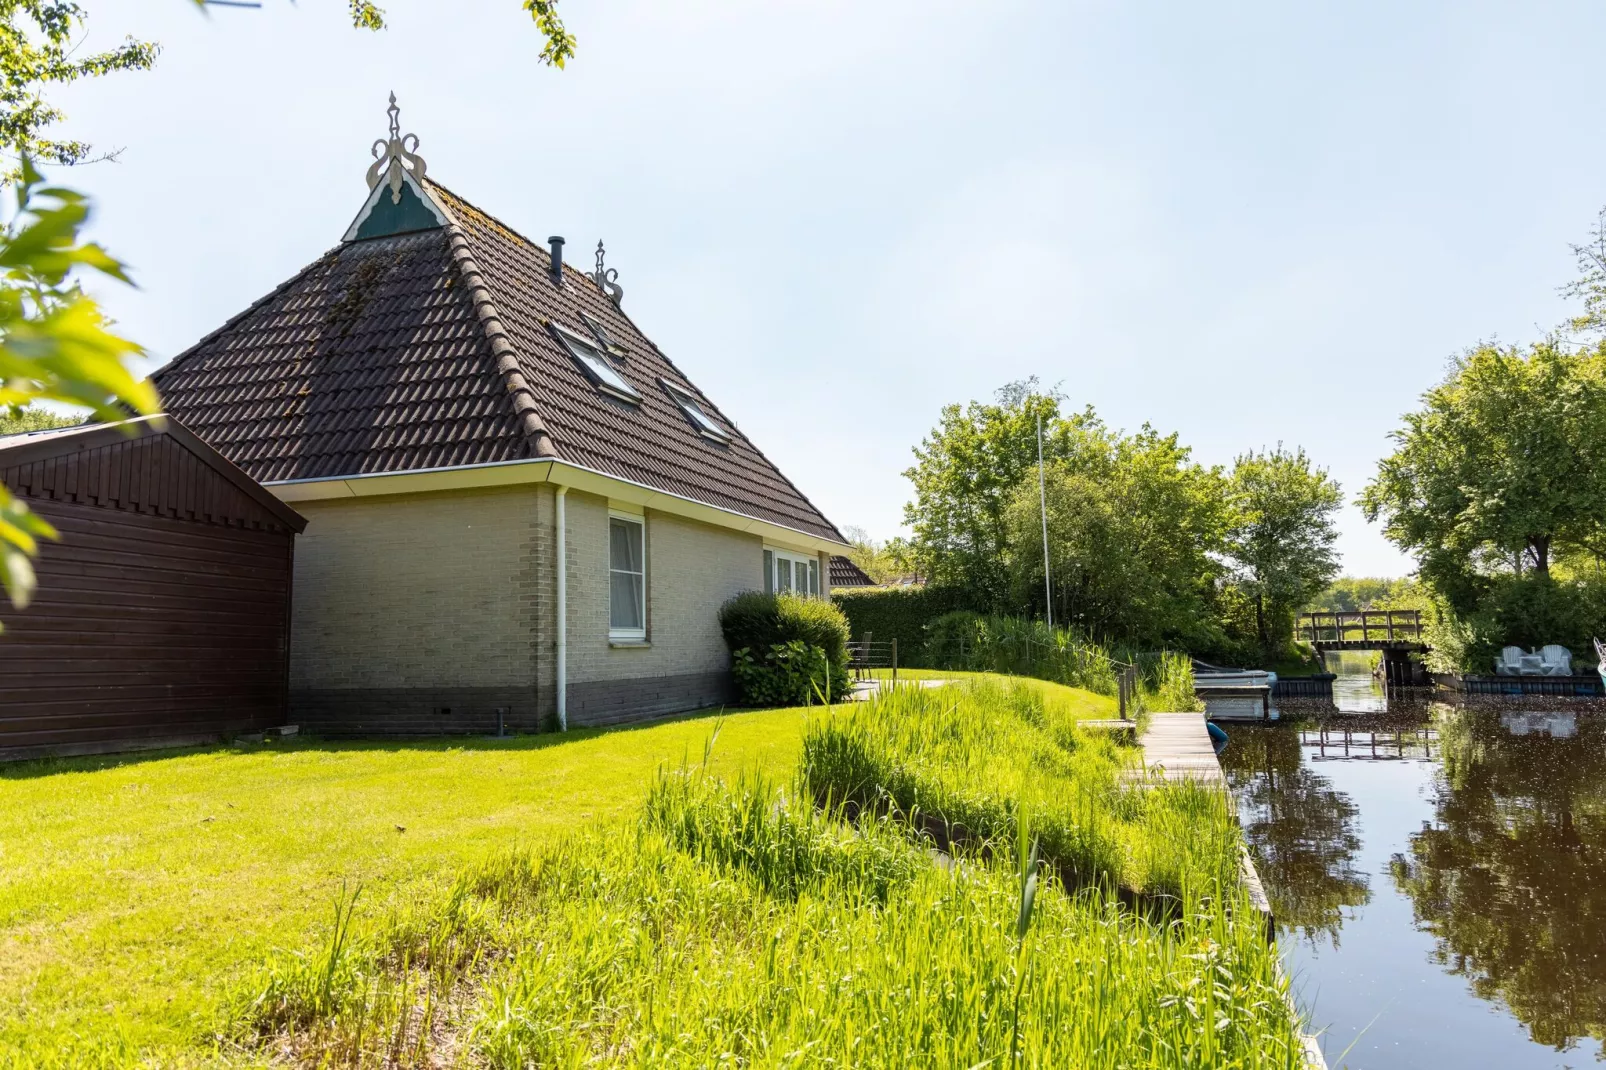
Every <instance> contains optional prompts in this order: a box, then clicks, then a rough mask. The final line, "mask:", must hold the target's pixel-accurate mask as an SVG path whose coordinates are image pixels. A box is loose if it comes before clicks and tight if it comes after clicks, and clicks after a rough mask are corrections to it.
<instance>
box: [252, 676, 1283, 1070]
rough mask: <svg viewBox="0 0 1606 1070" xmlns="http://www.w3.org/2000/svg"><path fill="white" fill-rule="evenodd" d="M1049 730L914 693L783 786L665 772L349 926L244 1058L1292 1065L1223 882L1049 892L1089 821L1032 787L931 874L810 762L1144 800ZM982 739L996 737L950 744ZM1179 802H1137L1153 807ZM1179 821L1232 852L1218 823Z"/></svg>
mask: <svg viewBox="0 0 1606 1070" xmlns="http://www.w3.org/2000/svg"><path fill="white" fill-rule="evenodd" d="M941 698H946V699H947V701H946V702H938V701H935V700H937V699H941ZM1051 707H1052V704H1051V703H1045V702H1043V701H1042V699H1041V692H1040V690H1039V689H1035V688H1026V687H1019V688H1001V687H998V686H996V685H985V684H984V685H968V686H964V687H960V688H954V689H946V690H943V691H925V692H921V691H915V690H913V689H910V690H908V691H900V692H897V693H894V694H891V695H888V696H884V697H882V698H881V699H879V700H877V701H875V702H872V703H870V704H868V705H867V706H865V707H857V708H853V709H848V710H838V711H835V712H829V711H825V712H820V713H816V714H815V715H813V716H812V717H811V718H810V720H809V723H808V726H807V728H806V729H805V733H804V736H805V741H804V760H803V761H801V762H800V764H799V768H798V770H797V773H796V775H795V776H794V777H793V778H792V779H790V780H784V781H779V782H777V781H776V780H774V779H772V778H771V777H770V776H769V775H766V774H763V773H744V774H740V775H736V776H734V777H721V776H719V775H718V774H717V773H716V772H714V771H712V770H711V769H710V767H709V764H708V763H707V762H705V763H703V764H700V765H686V764H683V765H681V766H680V767H678V768H677V769H669V768H666V769H665V770H662V771H660V773H659V774H658V776H657V778H656V781H655V782H654V785H653V787H652V790H651V791H650V792H649V793H648V795H647V797H646V799H645V800H644V802H643V804H642V806H641V808H640V809H639V811H638V813H637V816H636V819H635V820H634V822H633V823H631V824H630V825H629V827H628V830H627V829H626V828H625V827H623V826H595V825H594V826H591V827H588V828H586V829H584V830H582V831H580V832H578V833H577V834H575V835H574V836H572V837H567V838H564V839H562V840H559V841H556V842H552V843H549V844H546V845H542V846H539V847H533V848H528V849H520V850H514V851H510V852H508V853H505V854H503V855H500V856H499V857H497V858H495V859H493V860H492V861H490V862H489V863H486V864H484V865H481V866H478V867H471V868H469V869H466V870H465V871H463V872H462V873H461V875H460V876H459V877H458V879H457V881H456V883H455V884H454V885H453V887H452V888H451V890H450V891H449V892H448V893H445V894H443V895H441V896H438V897H436V898H434V899H432V900H428V901H420V902H418V903H416V904H413V905H411V906H408V907H406V908H404V909H401V910H393V911H392V912H390V913H389V914H388V915H381V914H377V913H375V914H372V915H369V917H370V918H371V920H370V921H367V922H366V923H359V924H358V926H357V927H356V928H355V929H353V928H352V926H351V924H350V922H349V918H350V916H351V900H350V899H349V898H347V899H345V900H342V901H341V904H339V905H337V908H336V914H335V924H334V926H333V927H332V929H331V932H330V934H329V936H328V938H327V939H326V940H325V941H324V942H323V943H322V944H321V945H316V944H315V945H311V946H309V947H308V948H307V949H306V950H305V951H303V952H302V953H300V954H293V955H283V956H279V957H278V958H276V959H274V960H273V961H271V962H270V963H269V964H268V965H266V966H265V967H264V970H263V973H262V974H261V975H260V976H259V978H258V980H257V983H256V984H255V985H254V986H247V987H244V988H241V989H240V990H239V994H238V996H237V1001H236V1004H235V1006H236V1008H237V1019H236V1032H235V1033H234V1038H235V1040H236V1041H237V1042H238V1043H240V1044H242V1045H245V1050H246V1051H254V1052H257V1053H271V1054H275V1055H278V1056H280V1057H289V1058H291V1059H294V1060H296V1061H299V1062H302V1063H305V1064H309V1065H343V1066H381V1065H439V1064H442V1063H446V1064H451V1063H454V1062H456V1063H467V1064H483V1065H488V1066H492V1067H508V1068H512V1067H525V1066H580V1065H592V1064H596V1065H613V1066H663V1065H673V1066H713V1065H730V1066H783V1065H784V1066H793V1065H799V1066H802V1065H806V1066H869V1067H876V1066H888V1067H891V1066H915V1065H918V1066H934V1067H977V1066H1005V1065H1032V1066H1077V1067H1111V1068H1114V1067H1132V1068H1138V1070H1143V1068H1159V1067H1178V1066H1190V1067H1191V1066H1202V1067H1292V1066H1297V1065H1300V1050H1301V1049H1300V1047H1299V1043H1298V1026H1299V1023H1298V1022H1297V1021H1296V1020H1295V1019H1294V1016H1293V1014H1292V1012H1291V1010H1290V1009H1289V1003H1288V1001H1287V998H1286V996H1287V991H1286V982H1285V981H1284V980H1283V979H1282V977H1281V974H1280V972H1279V971H1278V969H1277V967H1276V952H1275V950H1274V949H1273V948H1272V947H1271V946H1270V945H1269V944H1268V943H1267V942H1266V940H1265V939H1264V935H1263V931H1262V929H1261V926H1260V919H1259V916H1258V915H1257V914H1256V913H1255V912H1254V911H1253V910H1252V909H1250V907H1249V904H1248V903H1247V901H1246V900H1245V898H1244V897H1243V894H1242V892H1241V890H1240V889H1239V888H1238V885H1237V882H1236V878H1235V874H1234V875H1233V876H1232V878H1231V879H1230V880H1229V881H1228V882H1227V883H1225V884H1224V883H1223V882H1222V881H1221V879H1220V876H1219V874H1218V873H1217V872H1212V871H1211V869H1210V867H1209V866H1204V867H1196V868H1195V869H1194V870H1191V871H1188V872H1185V873H1181V874H1179V875H1178V880H1177V883H1176V886H1175V888H1173V889H1172V892H1173V894H1174V896H1175V909H1174V910H1173V911H1171V912H1170V913H1169V914H1168V915H1167V916H1165V917H1163V918H1157V917H1155V916H1153V915H1150V914H1145V913H1142V912H1134V911H1131V910H1129V909H1127V908H1126V907H1125V906H1124V905H1123V904H1122V902H1121V900H1120V898H1119V897H1118V896H1117V895H1116V894H1115V886H1116V883H1117V882H1118V880H1119V879H1120V878H1121V877H1122V875H1123V874H1124V873H1125V872H1127V869H1126V867H1127V866H1128V865H1129V862H1128V860H1127V856H1126V855H1125V854H1123V853H1121V851H1119V850H1118V851H1116V852H1115V853H1114V854H1113V855H1112V856H1110V857H1109V858H1107V859H1105V861H1106V862H1108V863H1109V864H1110V865H1111V866H1112V867H1113V868H1112V869H1110V870H1109V871H1108V872H1106V873H1104V874H1103V876H1104V877H1106V878H1108V879H1104V880H1095V881H1089V882H1087V883H1085V884H1082V885H1080V886H1073V887H1069V888H1068V887H1067V886H1065V885H1063V884H1061V883H1060V882H1059V881H1057V880H1055V879H1053V878H1054V872H1053V871H1049V872H1047V873H1046V875H1045V879H1044V880H1043V881H1042V883H1041V884H1040V885H1039V882H1038V878H1037V876H1036V870H1035V861H1033V862H1032V863H1030V864H1029V863H1028V861H1027V860H1028V858H1031V859H1033V860H1035V857H1036V854H1037V852H1036V850H1033V851H1031V852H1028V850H1027V848H1026V844H1027V843H1028V842H1031V841H1034V842H1036V843H1038V844H1054V843H1065V842H1073V841H1074V839H1075V833H1074V830H1073V829H1072V828H1071V827H1070V826H1071V825H1073V824H1074V823H1075V822H1077V821H1080V820H1082V818H1083V817H1085V816H1086V815H1085V814H1083V813H1071V812H1067V811H1064V810H1059V809H1054V808H1052V807H1044V808H1043V809H1041V810H1039V809H1037V808H1038V807H1039V806H1041V805H1042V804H1043V803H1044V802H1045V801H1046V800H1047V796H1046V795H1044V794H1039V793H1037V792H1036V789H1035V788H1030V789H1028V788H1027V787H1026V786H1025V785H1026V783H1027V781H1028V780H1030V777H1029V776H1026V775H1023V776H1020V777H1016V778H1014V779H1012V780H1009V781H1007V782H999V781H993V782H986V781H984V782H981V783H977V784H975V785H973V786H972V790H973V792H974V794H975V796H976V797H977V799H978V800H979V802H978V806H980V807H983V808H985V807H987V806H992V807H994V808H997V809H999V810H1000V811H1004V812H1010V813H1012V814H1013V816H1014V818H1015V826H1014V828H1012V829H992V830H990V832H992V833H995V834H994V835H991V836H990V838H987V839H984V840H978V841H972V842H967V843H963V844H959V845H956V855H955V861H953V862H951V863H949V864H948V865H938V864H935V862H934V859H933V857H932V853H931V850H930V847H931V844H930V841H929V840H927V839H926V838H924V837H922V836H921V835H920V834H919V830H918V828H917V826H916V823H912V822H911V820H910V818H911V813H910V812H909V811H907V810H906V809H904V808H902V807H900V806H890V805H889V806H870V805H859V804H855V802H854V801H853V800H852V799H849V798H847V797H845V796H844V795H839V794H836V793H835V790H834V781H833V780H832V777H831V774H830V773H829V771H828V770H827V769H825V768H824V767H822V766H821V765H820V763H818V762H816V761H811V760H810V759H809V757H808V756H809V755H811V754H816V753H817V751H816V750H815V748H816V747H817V746H818V741H820V740H822V739H830V738H837V737H841V736H842V734H843V733H861V736H860V737H857V738H860V739H861V740H862V738H864V735H862V734H873V733H874V732H875V731H876V727H875V726H877V725H879V724H882V723H885V722H891V721H894V720H913V721H914V722H916V723H917V724H918V725H919V726H920V728H922V729H923V730H925V731H927V732H931V731H936V732H939V733H940V732H946V733H948V735H949V736H950V737H951V738H950V740H949V741H947V742H944V743H942V744H940V745H939V746H938V748H937V751H936V753H937V757H934V758H931V759H929V760H928V761H927V762H926V769H927V771H928V772H929V773H930V776H931V778H932V779H931V781H930V782H931V783H940V782H942V781H944V779H945V778H947V779H948V781H949V782H950V783H953V782H956V781H957V780H958V779H960V778H961V776H962V774H966V773H973V772H977V771H992V772H998V771H1000V770H1002V769H1003V768H1004V766H1005V765H1007V764H1009V763H1010V762H1011V761H1015V760H1022V759H1024V760H1025V761H1026V762H1027V767H1028V768H1033V766H1032V764H1031V763H1033V762H1037V761H1039V760H1040V759H1041V758H1043V757H1045V754H1037V753H1033V754H1028V753H1027V752H1026V750H1023V748H1030V747H1035V746H1036V745H1038V744H1039V743H1041V742H1043V741H1044V740H1047V741H1049V745H1052V746H1055V747H1058V748H1060V749H1061V750H1064V751H1066V752H1067V761H1068V762H1069V764H1067V765H1064V766H1062V767H1056V768H1050V769H1047V770H1046V772H1045V774H1044V775H1045V776H1047V777H1048V778H1049V779H1050V782H1051V784H1059V785H1061V786H1063V785H1065V784H1068V783H1072V782H1078V781H1093V780H1097V781H1099V783H1100V784H1102V785H1104V786H1105V788H1106V789H1107V790H1108V791H1109V792H1110V793H1111V797H1112V798H1114V797H1119V796H1121V795H1123V794H1132V789H1125V791H1123V789H1121V788H1120V787H1119V786H1118V785H1117V783H1116V781H1115V779H1114V777H1115V774H1116V773H1117V772H1118V771H1119V769H1120V767H1121V765H1122V758H1123V756H1122V755H1121V754H1120V753H1118V752H1117V751H1116V749H1115V748H1114V746H1113V745H1112V744H1109V743H1108V742H1099V741H1096V740H1095V739H1093V738H1091V737H1086V736H1083V735H1081V734H1080V733H1078V732H1077V731H1076V730H1075V728H1074V726H1073V725H1071V724H1070V723H1068V722H1065V721H1062V720H1061V718H1063V717H1064V716H1065V711H1064V710H1055V709H1052V708H1051ZM967 720H968V721H974V722H977V723H978V724H980V725H981V726H982V729H983V730H981V731H978V732H974V733H971V732H968V731H966V730H964V729H961V728H956V727H955V725H954V724H953V722H954V721H967ZM1013 722H1020V723H1021V724H1024V725H1025V728H1020V727H1018V726H1017V725H1016V724H1015V723H1013ZM1034 734H1035V735H1034ZM918 736H919V733H910V734H905V735H893V734H886V733H883V735H882V737H880V738H881V750H880V751H879V752H878V753H880V754H882V755H883V756H889V757H895V758H899V759H902V760H905V761H907V760H909V759H911V758H912V757H913V756H914V752H915V751H916V750H918V749H920V748H921V747H922V744H921V743H920V742H919V741H918ZM1028 737H1031V738H1030V740H1028ZM955 741H963V742H955ZM722 743H723V739H721V744H722ZM718 749H719V748H718V746H717V745H716V746H715V747H714V748H713V752H714V753H716V754H717V753H718ZM995 749H996V750H997V751H998V753H999V754H1000V757H999V758H998V759H996V760H994V759H992V758H989V757H988V756H985V755H976V754H970V753H967V750H989V751H991V750H995ZM727 768H728V766H727ZM888 794H890V792H889V793H888ZM1173 794H1181V795H1185V794H1186V792H1185V790H1184V792H1182V793H1178V791H1177V789H1174V788H1171V787H1163V786H1162V787H1155V788H1153V789H1150V790H1149V791H1148V792H1147V796H1148V797H1151V798H1155V799H1159V800H1161V801H1160V802H1158V803H1155V804H1153V805H1154V806H1156V807H1158V808H1164V807H1167V806H1172V805H1173V802H1172V801H1168V797H1169V796H1171V795H1173ZM822 800H824V804H823V805H822V804H821V803H822ZM1143 805H1144V804H1141V803H1140V804H1138V806H1139V809H1138V810H1136V811H1133V812H1132V814H1131V815H1129V816H1130V820H1127V821H1126V822H1124V823H1123V824H1121V825H1120V826H1119V827H1117V828H1116V829H1115V830H1114V831H1112V832H1111V833H1109V839H1110V840H1111V841H1112V842H1114V843H1115V844H1116V845H1117V846H1118V847H1124V846H1126V845H1129V844H1131V843H1132V842H1134V841H1136V840H1138V839H1141V838H1142V837H1144V836H1150V835H1157V834H1159V833H1160V832H1161V829H1160V828H1158V827H1157V826H1154V825H1151V824H1148V823H1146V821H1145V819H1144V815H1143V813H1142V807H1143ZM1175 812H1176V813H1189V814H1191V815H1192V817H1193V818H1194V819H1195V820H1199V821H1205V822H1216V823H1219V824H1221V825H1223V826H1224V827H1225V828H1228V829H1230V828H1231V827H1232V826H1231V818H1230V815H1227V814H1226V813H1225V810H1224V808H1223V807H1221V806H1217V807H1216V808H1215V809H1202V808H1198V807H1197V803H1196V801H1184V802H1183V803H1181V804H1180V805H1177V806H1175ZM1172 831H1173V832H1174V833H1180V834H1183V835H1191V834H1193V833H1196V832H1199V831H1201V830H1196V829H1186V828H1183V829H1174V830H1172ZM1203 831H1207V832H1208V831H1214V830H1203ZM1233 846H1234V847H1235V846H1236V841H1233Z"/></svg>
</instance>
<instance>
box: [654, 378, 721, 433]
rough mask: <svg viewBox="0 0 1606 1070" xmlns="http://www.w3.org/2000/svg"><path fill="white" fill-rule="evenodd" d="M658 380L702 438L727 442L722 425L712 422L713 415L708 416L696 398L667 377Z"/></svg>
mask: <svg viewBox="0 0 1606 1070" xmlns="http://www.w3.org/2000/svg"><path fill="white" fill-rule="evenodd" d="M658 381H659V382H660V383H662V384H663V386H664V389H665V390H666V391H668V393H669V396H670V397H672V398H674V399H675V404H676V405H679V406H680V411H681V412H683V413H685V414H686V419H688V420H690V421H691V422H692V426H694V427H696V428H697V430H698V431H700V432H702V434H703V437H704V438H711V439H713V440H714V441H716V442H727V441H729V440H730V435H729V434H727V433H726V431H725V429H724V428H723V427H721V426H719V425H718V424H716V423H715V422H714V418H713V417H711V416H709V415H708V414H707V413H706V412H704V411H703V409H702V406H701V405H699V404H698V403H697V399H696V398H694V397H692V396H691V395H690V394H688V393H686V392H685V391H683V390H681V389H680V388H679V387H677V386H675V385H674V384H673V383H671V382H670V381H669V380H667V379H660V380H658Z"/></svg>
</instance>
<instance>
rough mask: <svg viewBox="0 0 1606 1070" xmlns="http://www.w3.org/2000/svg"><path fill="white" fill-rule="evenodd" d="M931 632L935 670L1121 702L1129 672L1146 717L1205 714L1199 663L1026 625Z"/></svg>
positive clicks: (957, 623) (950, 626) (968, 622)
mask: <svg viewBox="0 0 1606 1070" xmlns="http://www.w3.org/2000/svg"><path fill="white" fill-rule="evenodd" d="M930 631H931V635H930V637H929V638H928V640H927V643H926V649H925V653H924V656H925V658H926V660H927V661H929V662H931V664H932V665H933V666H934V667H938V668H946V669H956V670H961V671H969V672H992V673H999V674H1004V675H1011V676H1030V677H1034V678H1036V679H1039V680H1051V681H1053V682H1054V683H1059V684H1065V685H1067V686H1069V687H1080V688H1083V689H1085V690H1088V691H1092V692H1094V693H1095V694H1099V695H1114V694H1115V693H1116V687H1117V683H1116V678H1117V675H1118V674H1119V672H1120V671H1121V669H1122V668H1123V667H1124V666H1129V665H1130V666H1136V667H1137V669H1138V683H1139V687H1138V692H1137V694H1136V695H1135V696H1134V697H1135V699H1136V702H1137V708H1138V709H1139V710H1140V711H1146V710H1165V711H1170V712H1178V713H1185V712H1192V711H1197V710H1203V709H1204V706H1203V704H1202V703H1200V702H1199V700H1198V698H1197V697H1196V696H1195V695H1194V691H1193V662H1192V660H1191V659H1190V658H1189V657H1188V656H1187V655H1186V654H1180V653H1177V652H1175V651H1159V652H1154V651H1140V650H1135V649H1130V648H1127V647H1124V646H1118V645H1110V644H1106V643H1100V642H1097V641H1095V640H1093V639H1090V638H1088V637H1087V636H1085V635H1083V634H1081V633H1080V632H1077V631H1074V630H1072V629H1069V628H1056V627H1050V626H1049V625H1048V624H1047V623H1046V622H1044V621H1040V620H1029V619H1027V618H1025V617H1002V616H981V615H979V614H974V613H963V612H961V613H951V614H948V615H947V616H945V617H942V618H939V620H938V621H937V622H935V623H934V624H933V625H932V626H931V628H930Z"/></svg>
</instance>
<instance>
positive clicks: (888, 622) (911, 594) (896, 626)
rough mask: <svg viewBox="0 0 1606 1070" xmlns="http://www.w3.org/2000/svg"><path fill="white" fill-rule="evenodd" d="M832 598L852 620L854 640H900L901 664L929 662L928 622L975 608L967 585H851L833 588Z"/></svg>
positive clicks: (851, 626) (850, 620)
mask: <svg viewBox="0 0 1606 1070" xmlns="http://www.w3.org/2000/svg"><path fill="white" fill-rule="evenodd" d="M831 600H832V601H833V602H835V603H836V605H837V607H838V608H839V609H841V610H842V614H843V616H845V617H846V618H847V620H848V634H849V635H850V636H852V637H853V639H854V640H860V639H863V638H864V637H865V636H871V637H872V638H873V641H875V642H878V643H881V642H890V641H892V640H894V639H896V640H897V641H898V663H899V664H900V665H916V666H918V665H927V664H929V663H928V662H927V661H926V660H924V657H925V656H924V651H925V649H926V626H927V624H928V623H929V622H930V621H932V620H934V619H935V618H937V617H940V616H942V615H943V614H945V613H952V612H955V611H958V610H967V609H975V608H976V603H975V600H974V598H973V595H972V592H971V591H969V590H967V589H965V588H963V587H930V586H923V587H889V588H883V589H864V588H852V587H847V588H843V589H841V590H837V591H832V592H831Z"/></svg>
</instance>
